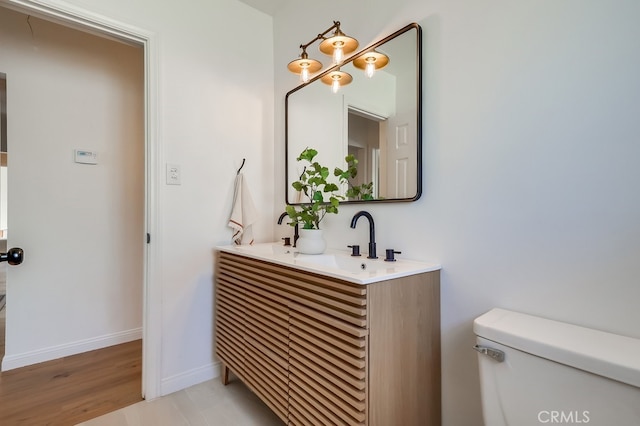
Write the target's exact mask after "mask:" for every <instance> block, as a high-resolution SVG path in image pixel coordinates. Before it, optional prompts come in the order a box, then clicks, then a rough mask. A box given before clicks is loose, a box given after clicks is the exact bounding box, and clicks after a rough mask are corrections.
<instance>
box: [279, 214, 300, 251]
mask: <svg viewBox="0 0 640 426" xmlns="http://www.w3.org/2000/svg"><path fill="white" fill-rule="evenodd" d="M286 216H287V212H284V213H282V214H281V215H280V217H279V218H278V225H282V220H283V219H284V218H285V217H286ZM298 238H300V233H299V231H298V224H297V223H296V225H295V226H294V227H293V246H292V247H295V246H296V242H298Z"/></svg>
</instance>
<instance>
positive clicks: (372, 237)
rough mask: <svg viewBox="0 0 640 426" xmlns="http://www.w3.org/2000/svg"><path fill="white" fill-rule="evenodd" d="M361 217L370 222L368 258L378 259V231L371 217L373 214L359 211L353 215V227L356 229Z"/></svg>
mask: <svg viewBox="0 0 640 426" xmlns="http://www.w3.org/2000/svg"><path fill="white" fill-rule="evenodd" d="M361 216H364V217H366V218H367V219H368V220H369V256H367V258H369V259H377V258H378V256H376V229H375V225H374V224H373V217H371V214H370V213H369V212H366V211H364V210H361V211H359V212H358V213H356V214H355V215H353V219H351V227H352V228H354V229H355V227H356V223H358V219H360V217H361Z"/></svg>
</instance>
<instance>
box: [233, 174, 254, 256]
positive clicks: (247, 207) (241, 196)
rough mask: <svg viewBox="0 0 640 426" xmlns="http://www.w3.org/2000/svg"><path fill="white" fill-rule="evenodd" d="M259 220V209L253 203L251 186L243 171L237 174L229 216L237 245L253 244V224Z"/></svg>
mask: <svg viewBox="0 0 640 426" xmlns="http://www.w3.org/2000/svg"><path fill="white" fill-rule="evenodd" d="M257 220H258V211H257V210H256V207H255V205H254V204H253V199H252V198H251V194H250V193H249V188H247V184H246V182H245V180H244V178H243V175H242V173H239V174H238V176H236V184H235V190H234V194H233V207H232V210H231V217H230V218H229V225H228V226H229V227H230V228H233V231H234V232H233V242H234V243H235V244H237V245H241V244H242V243H245V244H253V231H252V230H251V225H253V224H254V223H255V222H256V221H257Z"/></svg>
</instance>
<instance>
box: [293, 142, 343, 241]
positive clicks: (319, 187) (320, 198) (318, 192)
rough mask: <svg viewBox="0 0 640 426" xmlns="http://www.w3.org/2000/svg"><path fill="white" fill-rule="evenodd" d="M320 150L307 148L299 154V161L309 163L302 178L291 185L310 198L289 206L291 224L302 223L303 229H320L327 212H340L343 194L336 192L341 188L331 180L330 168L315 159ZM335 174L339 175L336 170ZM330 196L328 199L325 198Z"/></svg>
mask: <svg viewBox="0 0 640 426" xmlns="http://www.w3.org/2000/svg"><path fill="white" fill-rule="evenodd" d="M316 155H318V151H316V150H315V149H312V148H305V149H304V150H303V151H302V152H301V153H300V155H299V156H298V158H297V160H298V161H305V162H307V163H309V164H308V165H306V166H305V168H304V171H303V172H302V174H301V175H300V178H299V179H298V180H297V181H295V182H293V183H292V184H291V185H292V186H293V188H294V189H295V190H296V191H300V192H302V193H303V194H304V195H305V196H306V197H307V198H308V199H309V202H308V203H304V204H301V205H299V206H287V208H286V212H287V215H289V217H290V218H291V226H295V225H296V224H302V228H303V229H320V222H321V221H322V219H324V217H325V215H326V214H327V213H338V205H339V204H340V200H342V199H344V197H343V196H342V195H338V194H336V193H335V192H336V191H338V190H339V187H338V185H337V184H335V183H333V182H329V181H328V180H327V178H328V177H329V168H328V167H325V166H322V165H321V164H320V163H318V162H317V161H314V158H315V156H316ZM334 175H335V176H337V175H336V174H335V172H334ZM325 197H328V200H325Z"/></svg>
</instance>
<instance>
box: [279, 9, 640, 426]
mask: <svg viewBox="0 0 640 426" xmlns="http://www.w3.org/2000/svg"><path fill="white" fill-rule="evenodd" d="M360 5H362V3H361V2H344V1H340V2H338V1H334V0H329V1H326V2H323V3H321V4H317V5H316V4H312V3H309V2H306V3H304V4H302V3H300V2H290V3H289V6H288V7H287V8H285V9H283V10H281V11H280V12H279V13H278V14H276V16H275V17H274V29H275V33H274V37H275V40H274V41H275V64H274V65H275V79H276V98H275V110H276V116H275V120H276V121H275V122H276V141H278V143H277V145H276V157H275V159H276V163H275V164H276V167H275V170H276V188H280V187H281V185H282V183H281V182H283V176H282V172H281V170H283V168H284V164H283V158H284V147H283V142H282V141H283V137H282V135H283V132H284V129H283V126H284V115H283V105H284V96H285V94H286V92H287V91H288V90H290V89H292V88H293V87H294V86H295V85H296V84H297V81H296V77H295V76H294V75H292V74H291V73H289V72H288V71H287V69H286V64H287V63H288V62H289V61H291V60H292V59H294V58H295V57H296V56H297V55H298V45H299V44H300V43H302V42H306V41H307V40H309V39H311V38H313V36H314V35H315V34H316V33H317V32H319V31H321V30H324V29H325V28H327V27H329V26H330V25H331V22H332V20H334V19H339V20H340V21H341V22H342V29H343V31H344V32H345V33H347V34H349V35H352V36H355V37H357V38H358V39H359V40H360V41H361V42H362V44H363V45H365V44H369V43H370V42H373V41H375V40H377V39H379V38H380V37H382V36H384V35H386V34H388V33H391V32H392V31H393V30H396V29H398V28H400V27H402V26H403V25H405V24H407V23H409V22H412V21H413V22H418V23H419V24H420V25H421V26H422V28H423V35H424V40H423V41H424V58H423V65H424V74H423V82H424V117H423V120H424V121H423V123H424V129H425V134H424V137H423V147H424V157H423V160H424V182H423V187H424V191H423V196H422V198H421V199H420V200H418V201H417V202H415V203H410V204H384V205H367V206H366V209H367V210H369V211H370V212H371V213H372V214H373V217H374V218H375V220H376V230H377V241H378V247H379V250H383V249H385V248H395V249H398V250H401V251H402V252H403V254H402V256H403V257H407V258H415V259H424V260H434V261H438V262H440V263H442V265H443V270H442V300H441V303H442V344H443V347H442V351H443V357H442V359H443V365H442V367H443V369H442V375H443V414H444V424H445V425H448V426H464V425H469V426H476V425H477V424H478V422H479V420H478V419H479V418H480V416H481V411H480V410H481V408H480V396H479V386H478V371H477V366H476V354H475V352H474V351H473V350H472V349H471V347H472V346H473V344H474V336H473V333H472V320H473V318H475V317H476V316H478V315H480V314H482V313H484V312H485V311H487V310H489V309H490V308H492V307H497V306H499V307H504V308H508V309H514V310H518V311H522V312H527V313H532V314H537V315H541V316H544V317H549V318H552V319H557V320H562V321H567V322H571V323H575V324H580V325H584V326H589V327H594V328H597V329H601V330H606V331H610V332H614V333H620V334H623V335H628V336H633V337H640V329H639V328H638V324H640V311H639V310H638V309H637V303H638V300H640V286H639V285H638V274H639V272H640V267H639V266H638V265H640V222H638V218H639V217H640V191H638V182H640V167H639V166H638V162H639V161H640V143H638V141H639V140H640V120H638V117H639V116H640V79H639V78H638V76H639V75H640V44H638V40H640V27H639V26H638V25H637V22H638V20H639V19H640V3H638V2H635V1H623V0H614V1H607V2H604V1H596V0H566V1H561V2H559V1H557V0H536V1H533V0H526V1H520V2H512V1H505V0H487V1H482V2H478V1H474V0H459V1H455V2H451V1H444V0H438V1H435V0H434V1H424V0H399V1H395V2H388V1H385V0H372V1H370V2H368V3H367V6H366V8H360V7H359V6H360ZM336 11H339V12H336ZM314 50H315V47H312V48H310V49H308V52H309V53H310V56H312V57H314V56H315V57H318V56H321V55H313V54H312V53H311V52H312V51H314ZM276 194H277V196H278V203H279V204H280V205H276V206H275V209H276V211H281V210H282V206H283V205H284V196H283V193H282V191H278V192H277V193H276ZM278 203H277V204H278ZM358 207H362V206H358ZM355 211H356V208H355V207H349V206H343V207H342V208H341V212H340V214H339V215H338V216H333V217H329V218H326V219H325V221H324V222H323V224H324V225H325V226H324V227H325V232H326V233H327V234H328V240H329V244H330V246H333V247H344V246H345V245H346V244H350V243H360V244H364V243H366V242H367V238H368V237H367V229H366V227H365V226H363V225H361V226H362V228H358V229H356V230H351V229H349V222H350V219H351V216H352V215H353V213H355ZM276 232H277V237H281V236H284V235H286V234H287V233H289V232H290V230H289V229H286V228H285V227H277V228H276ZM579 408H580V409H583V408H584V409H588V407H579Z"/></svg>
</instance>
